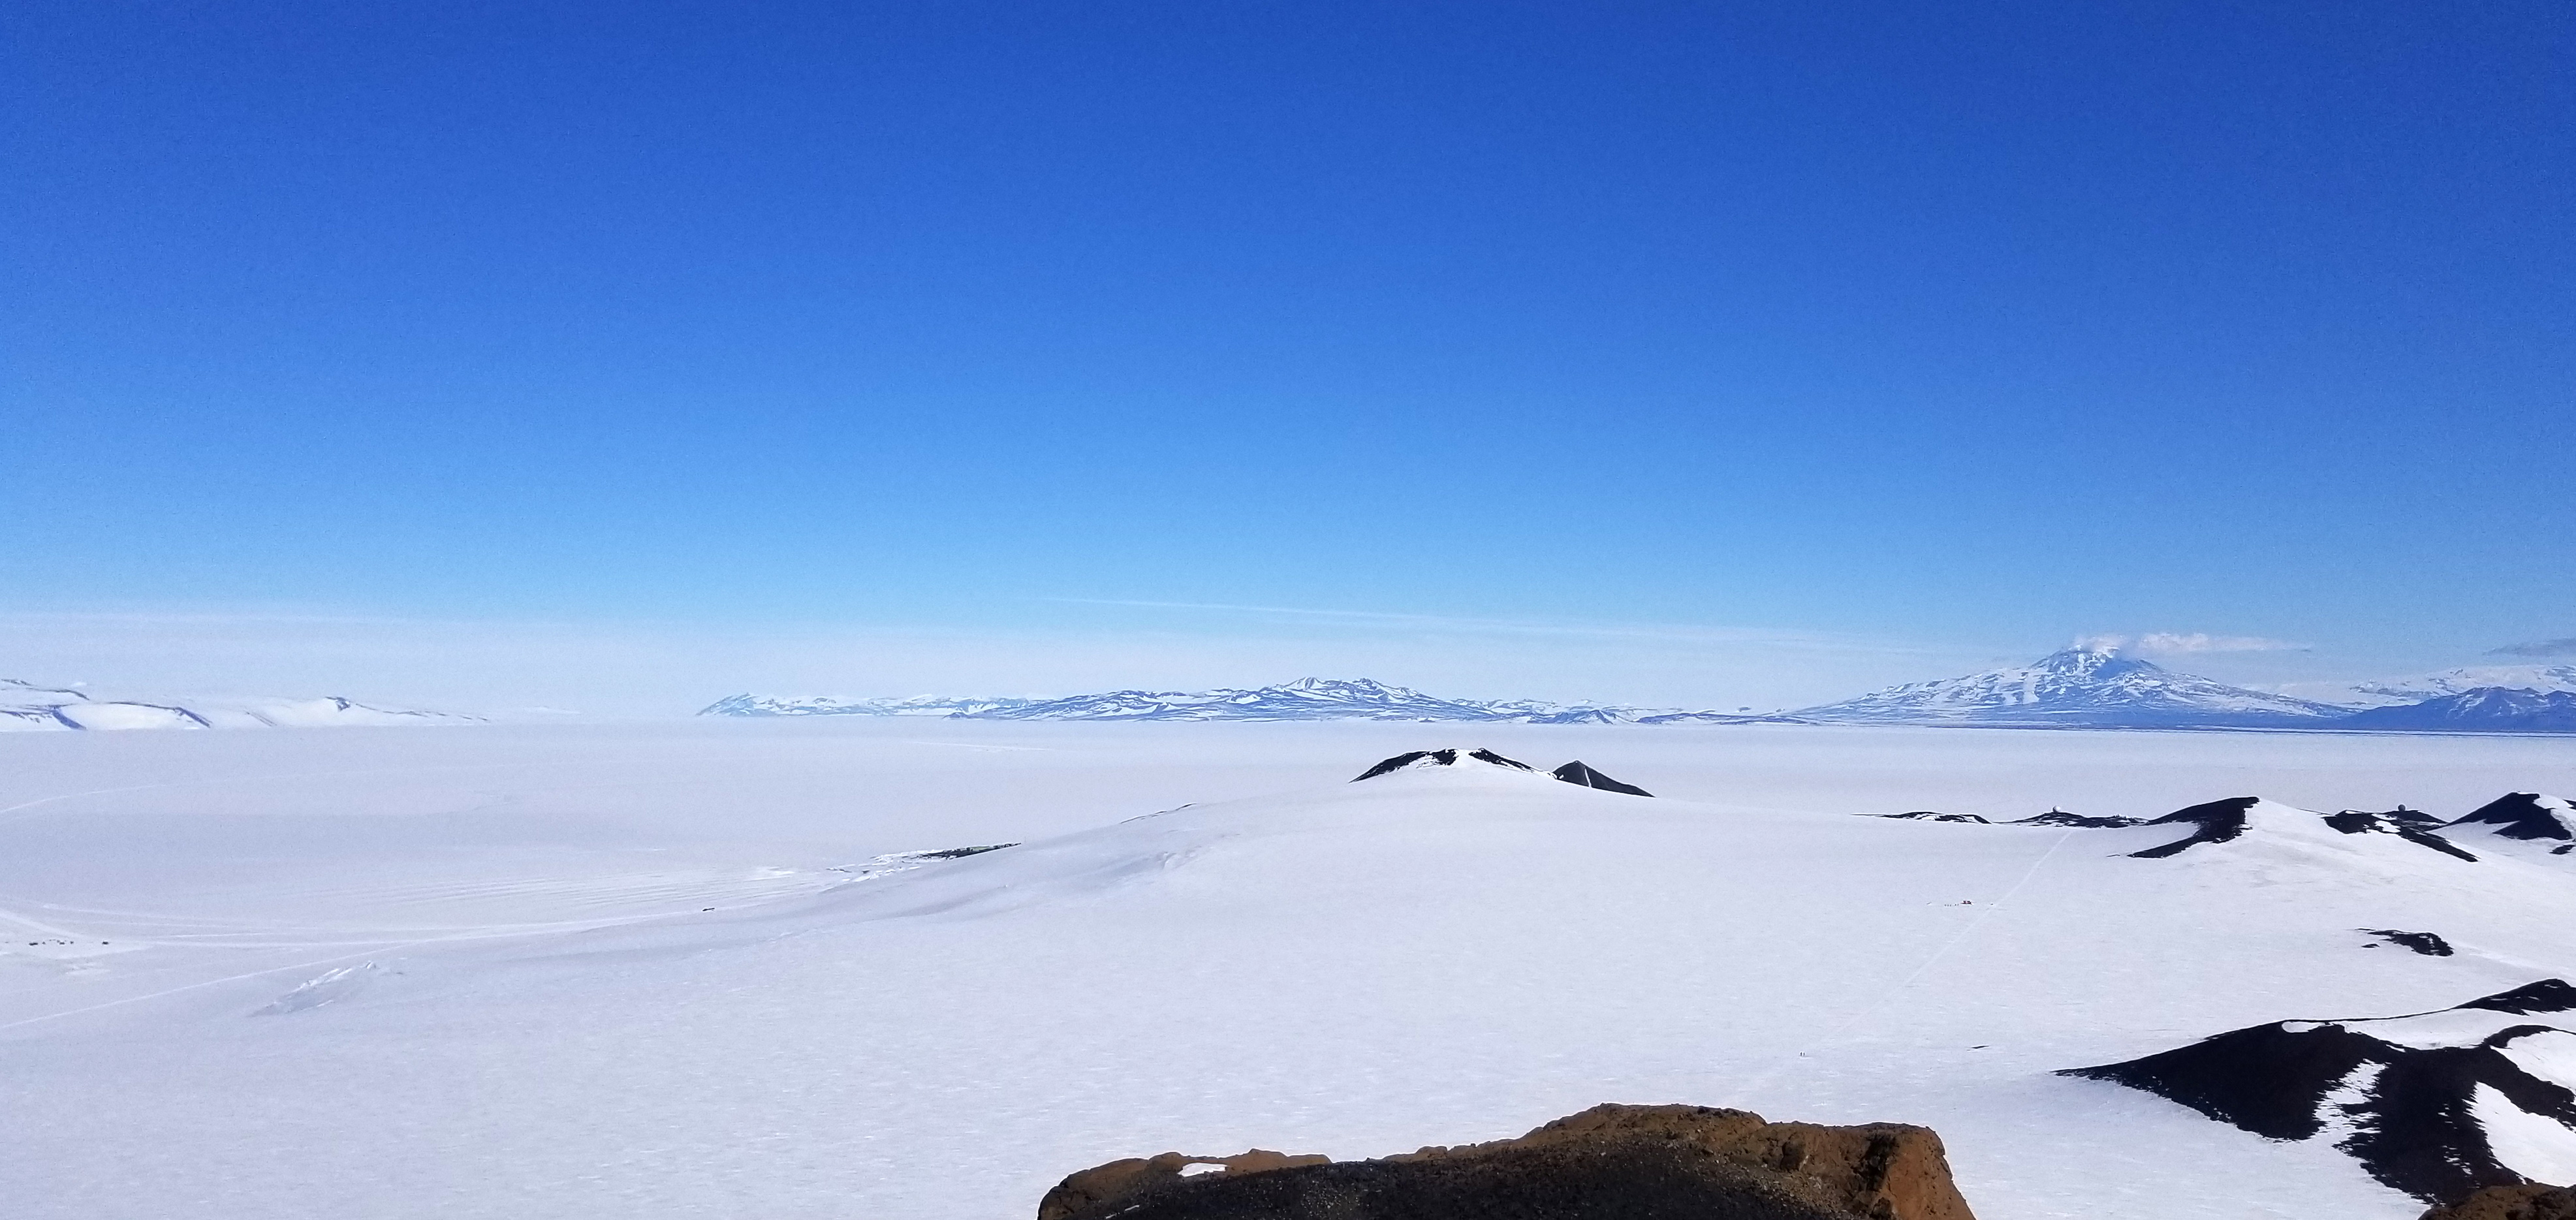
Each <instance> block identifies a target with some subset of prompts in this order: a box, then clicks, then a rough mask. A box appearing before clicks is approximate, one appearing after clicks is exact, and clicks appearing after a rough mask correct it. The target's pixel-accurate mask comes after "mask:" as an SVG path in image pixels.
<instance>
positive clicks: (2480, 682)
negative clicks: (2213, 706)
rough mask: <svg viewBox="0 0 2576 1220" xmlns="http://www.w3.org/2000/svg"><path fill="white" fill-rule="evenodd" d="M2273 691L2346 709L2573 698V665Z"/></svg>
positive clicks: (2483, 668) (2489, 668)
mask: <svg viewBox="0 0 2576 1220" xmlns="http://www.w3.org/2000/svg"><path fill="white" fill-rule="evenodd" d="M2274 689H2276V690H2278V691H2280V692H2281V693H2282V694H2285V695H2295V696H2298V697H2299V698H2302V699H2314V700H2316V701H2318V702H2321V703H2339V704H2342V705H2344V706H2346V707H2395V706H2398V705H2401V704H2408V703H2422V702H2423V701H2425V700H2427V699H2439V698H2442V697H2443V696H2446V695H2465V694H2467V693H2469V692H2470V691H2473V690H2486V689H2498V690H2527V691H2538V692H2541V693H2543V694H2546V693H2548V692H2550V691H2568V692H2571V693H2576V665H2479V666H2473V667H2470V668H2467V669H2446V670H2443V671H2441V672H2440V673H2431V674H2421V675H2418V676H2416V677H2412V678H2375V679H2372V680H2370V681H2366V682H2293V683H2290V684H2288V685H2286V686H2280V687H2275V688H2274Z"/></svg>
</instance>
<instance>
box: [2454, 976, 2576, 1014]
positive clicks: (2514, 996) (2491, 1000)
mask: <svg viewBox="0 0 2576 1220" xmlns="http://www.w3.org/2000/svg"><path fill="white" fill-rule="evenodd" d="M2460 1007H2462V1008H2482V1009H2485V1010H2486V1011H2488V1012H2509V1013H2513V1014H2515V1015H2517V1016H2530V1015H2531V1014H2533V1013H2541V1012H2576V986H2569V985H2568V983H2567V980H2565V979H2542V980H2540V981H2539V982H2537V983H2525V984H2523V985H2522V986H2520V987H2516V988H2514V989H2513V990H2511V991H2499V992H2497V993H2495V994H2494V995H2491V996H2480V997H2478V998H2477V999H2474V1000H2471V1001H2469V1002H2468V1003H2466V1004H2462V1005H2460Z"/></svg>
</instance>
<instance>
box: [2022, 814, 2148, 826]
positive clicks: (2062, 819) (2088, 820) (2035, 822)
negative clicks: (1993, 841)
mask: <svg viewBox="0 0 2576 1220" xmlns="http://www.w3.org/2000/svg"><path fill="white" fill-rule="evenodd" d="M2146 823H2147V820H2146V819H2145V818H2124V817H2120V816H2118V815H2116V814H2104V815H2099V816H2096V815H2089V814H2081V813H2068V812H2066V811H2065V810H2063V809H2051V810H2049V811H2048V812H2046V813H2035V814H2032V815H2031V816H2029V817H2026V818H2015V819H2013V821H2012V822H2011V823H2009V824H2010V825H2014V826H2071V827H2074V828H2075V829H2078V830H2118V829H2122V828H2125V827H2130V826H2144V825H2146Z"/></svg>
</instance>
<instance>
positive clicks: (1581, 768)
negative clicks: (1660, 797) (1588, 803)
mask: <svg viewBox="0 0 2576 1220" xmlns="http://www.w3.org/2000/svg"><path fill="white" fill-rule="evenodd" d="M1549 774H1551V775H1554V776H1555V777H1557V778H1558V779H1561V780H1564V781H1565V782H1567V783H1569V784H1581V785H1583V786H1584V787H1586V788H1599V789H1601V790H1602V791H1604V792H1625V793H1627V794H1628V795H1630V796H1653V795H1654V793H1652V792H1648V791H1646V790H1645V789H1643V788H1640V787H1638V786H1636V785H1635V784H1623V783H1620V782H1619V781H1618V780H1615V779H1612V778H1610V777H1609V776H1607V775H1603V774H1602V773H1600V772H1598V771H1595V770H1593V769H1592V768H1590V767H1587V766H1585V765H1583V760H1582V759H1579V758H1578V759H1576V760H1574V761H1573V762H1570V763H1567V764H1565V765H1564V766H1562V767H1558V768H1557V769H1556V770H1554V771H1552V772H1549Z"/></svg>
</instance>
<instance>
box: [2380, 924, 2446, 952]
mask: <svg viewBox="0 0 2576 1220" xmlns="http://www.w3.org/2000/svg"><path fill="white" fill-rule="evenodd" d="M2361 930H2362V931H2364V932H2368V933H2370V934H2371V935H2373V936H2376V937H2378V938H2379V939H2381V940H2384V941H2387V942H2388V943H2389V944H2392V945H2397V946H2400V947H2403V948H2407V949H2412V950H2414V951H2415V952H2417V953H2421V954H2423V955H2424V956H2426V957H2449V956H2451V953H2452V949H2451V942H2449V941H2447V940H2444V939H2442V936H2441V934H2440V933H2438V932H2401V931H2398V930H2397V929H2395V928H2363V929H2361ZM2378 947H2379V946H2377V945H2364V946H2363V948H2366V949H2376V948H2378Z"/></svg>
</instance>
